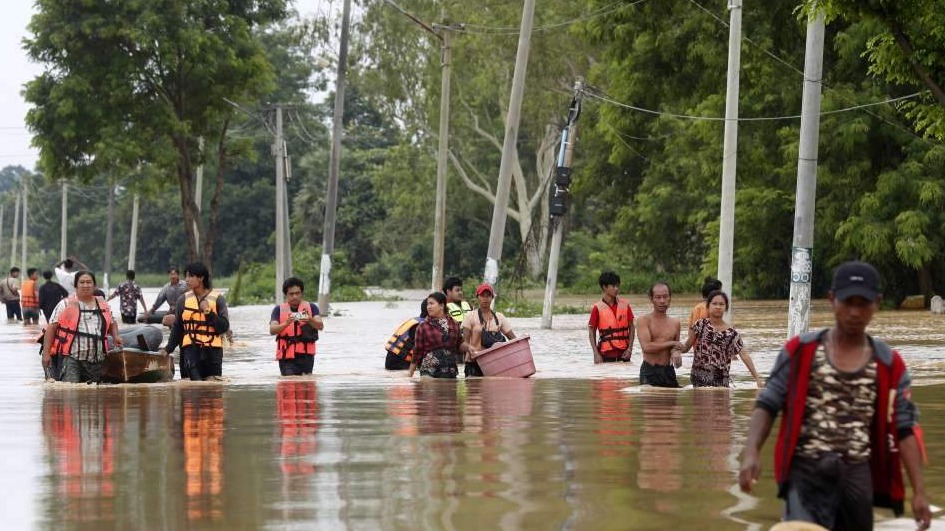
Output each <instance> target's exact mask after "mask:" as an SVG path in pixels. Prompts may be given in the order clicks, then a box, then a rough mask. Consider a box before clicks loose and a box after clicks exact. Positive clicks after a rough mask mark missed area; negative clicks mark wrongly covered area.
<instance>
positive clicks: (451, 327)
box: [407, 291, 463, 378]
mask: <svg viewBox="0 0 945 531" xmlns="http://www.w3.org/2000/svg"><path fill="white" fill-rule="evenodd" d="M461 345H463V336H462V333H461V332H460V330H459V323H457V322H456V321H455V320H454V319H453V318H452V317H450V315H449V314H447V313H446V295H444V294H442V293H440V292H439V291H436V292H433V293H431V294H430V295H429V296H428V297H427V318H426V320H425V321H423V323H421V324H420V325H419V326H418V327H417V334H416V340H415V345H414V349H413V360H411V361H410V368H409V369H408V372H407V375H408V376H413V373H414V371H416V369H417V367H419V368H420V376H430V377H433V378H456V375H457V374H458V372H459V371H458V370H457V368H456V360H457V359H459V356H460V347H461Z"/></svg>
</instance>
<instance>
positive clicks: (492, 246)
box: [483, 0, 535, 286]
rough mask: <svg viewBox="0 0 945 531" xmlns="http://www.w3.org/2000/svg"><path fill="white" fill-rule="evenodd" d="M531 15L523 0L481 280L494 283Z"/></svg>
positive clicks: (528, 1)
mask: <svg viewBox="0 0 945 531" xmlns="http://www.w3.org/2000/svg"><path fill="white" fill-rule="evenodd" d="M534 18H535V0H525V4H524V6H523V9H522V25H521V29H520V30H519V34H518V52H517V53H516V55H515V70H514V71H513V73H512V93H511V95H510V96H509V110H508V114H507V116H506V120H505V140H504V141H503V143H502V160H501V161H500V162H499V182H498V184H497V185H496V191H495V206H494V208H493V210H492V228H491V230H490V231H489V248H488V251H487V254H486V267H485V269H484V271H483V279H484V280H485V281H486V282H488V283H490V284H492V285H493V286H495V285H496V284H498V281H499V261H500V260H501V259H502V243H503V242H504V241H505V221H506V210H507V208H508V205H509V191H510V190H511V188H512V163H513V161H514V160H515V154H516V153H515V150H516V149H517V148H516V145H517V144H518V125H519V119H520V118H521V114H522V98H523V96H524V93H525V75H526V72H527V70H528V51H529V48H530V47H531V37H532V22H533V21H534Z"/></svg>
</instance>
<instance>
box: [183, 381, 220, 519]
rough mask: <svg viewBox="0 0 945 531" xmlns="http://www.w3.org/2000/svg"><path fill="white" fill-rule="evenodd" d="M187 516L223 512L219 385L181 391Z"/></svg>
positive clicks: (208, 516)
mask: <svg viewBox="0 0 945 531" xmlns="http://www.w3.org/2000/svg"><path fill="white" fill-rule="evenodd" d="M181 399H182V402H183V404H182V408H181V415H182V420H181V431H182V435H183V444H184V472H185V474H186V493H187V519H188V520H203V519H210V520H219V519H220V518H221V517H222V516H223V498H222V496H221V493H222V491H223V414H224V409H223V387H221V386H218V385H206V386H194V387H193V388H185V389H182V391H181Z"/></svg>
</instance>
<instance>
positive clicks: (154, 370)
mask: <svg viewBox="0 0 945 531" xmlns="http://www.w3.org/2000/svg"><path fill="white" fill-rule="evenodd" d="M173 378H174V358H173V357H172V356H162V355H160V354H158V353H157V352H150V351H147V350H140V349H136V348H128V347H125V348H123V349H115V350H110V351H108V353H107V354H105V365H104V367H103V368H102V381H103V382H107V383H155V382H169V381H171V380H172V379H173Z"/></svg>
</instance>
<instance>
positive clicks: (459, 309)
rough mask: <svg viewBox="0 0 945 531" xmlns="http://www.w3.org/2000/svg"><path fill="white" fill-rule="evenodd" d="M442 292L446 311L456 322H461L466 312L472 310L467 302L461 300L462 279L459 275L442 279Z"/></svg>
mask: <svg viewBox="0 0 945 531" xmlns="http://www.w3.org/2000/svg"><path fill="white" fill-rule="evenodd" d="M443 294H444V295H446V311H447V313H448V314H449V315H450V317H452V318H453V320H454V321H456V322H457V323H462V322H463V318H464V317H466V312H469V311H472V307H470V306H469V303H468V302H466V301H465V300H463V281H462V279H460V278H459V277H448V278H447V279H446V280H445V281H443Z"/></svg>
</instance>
